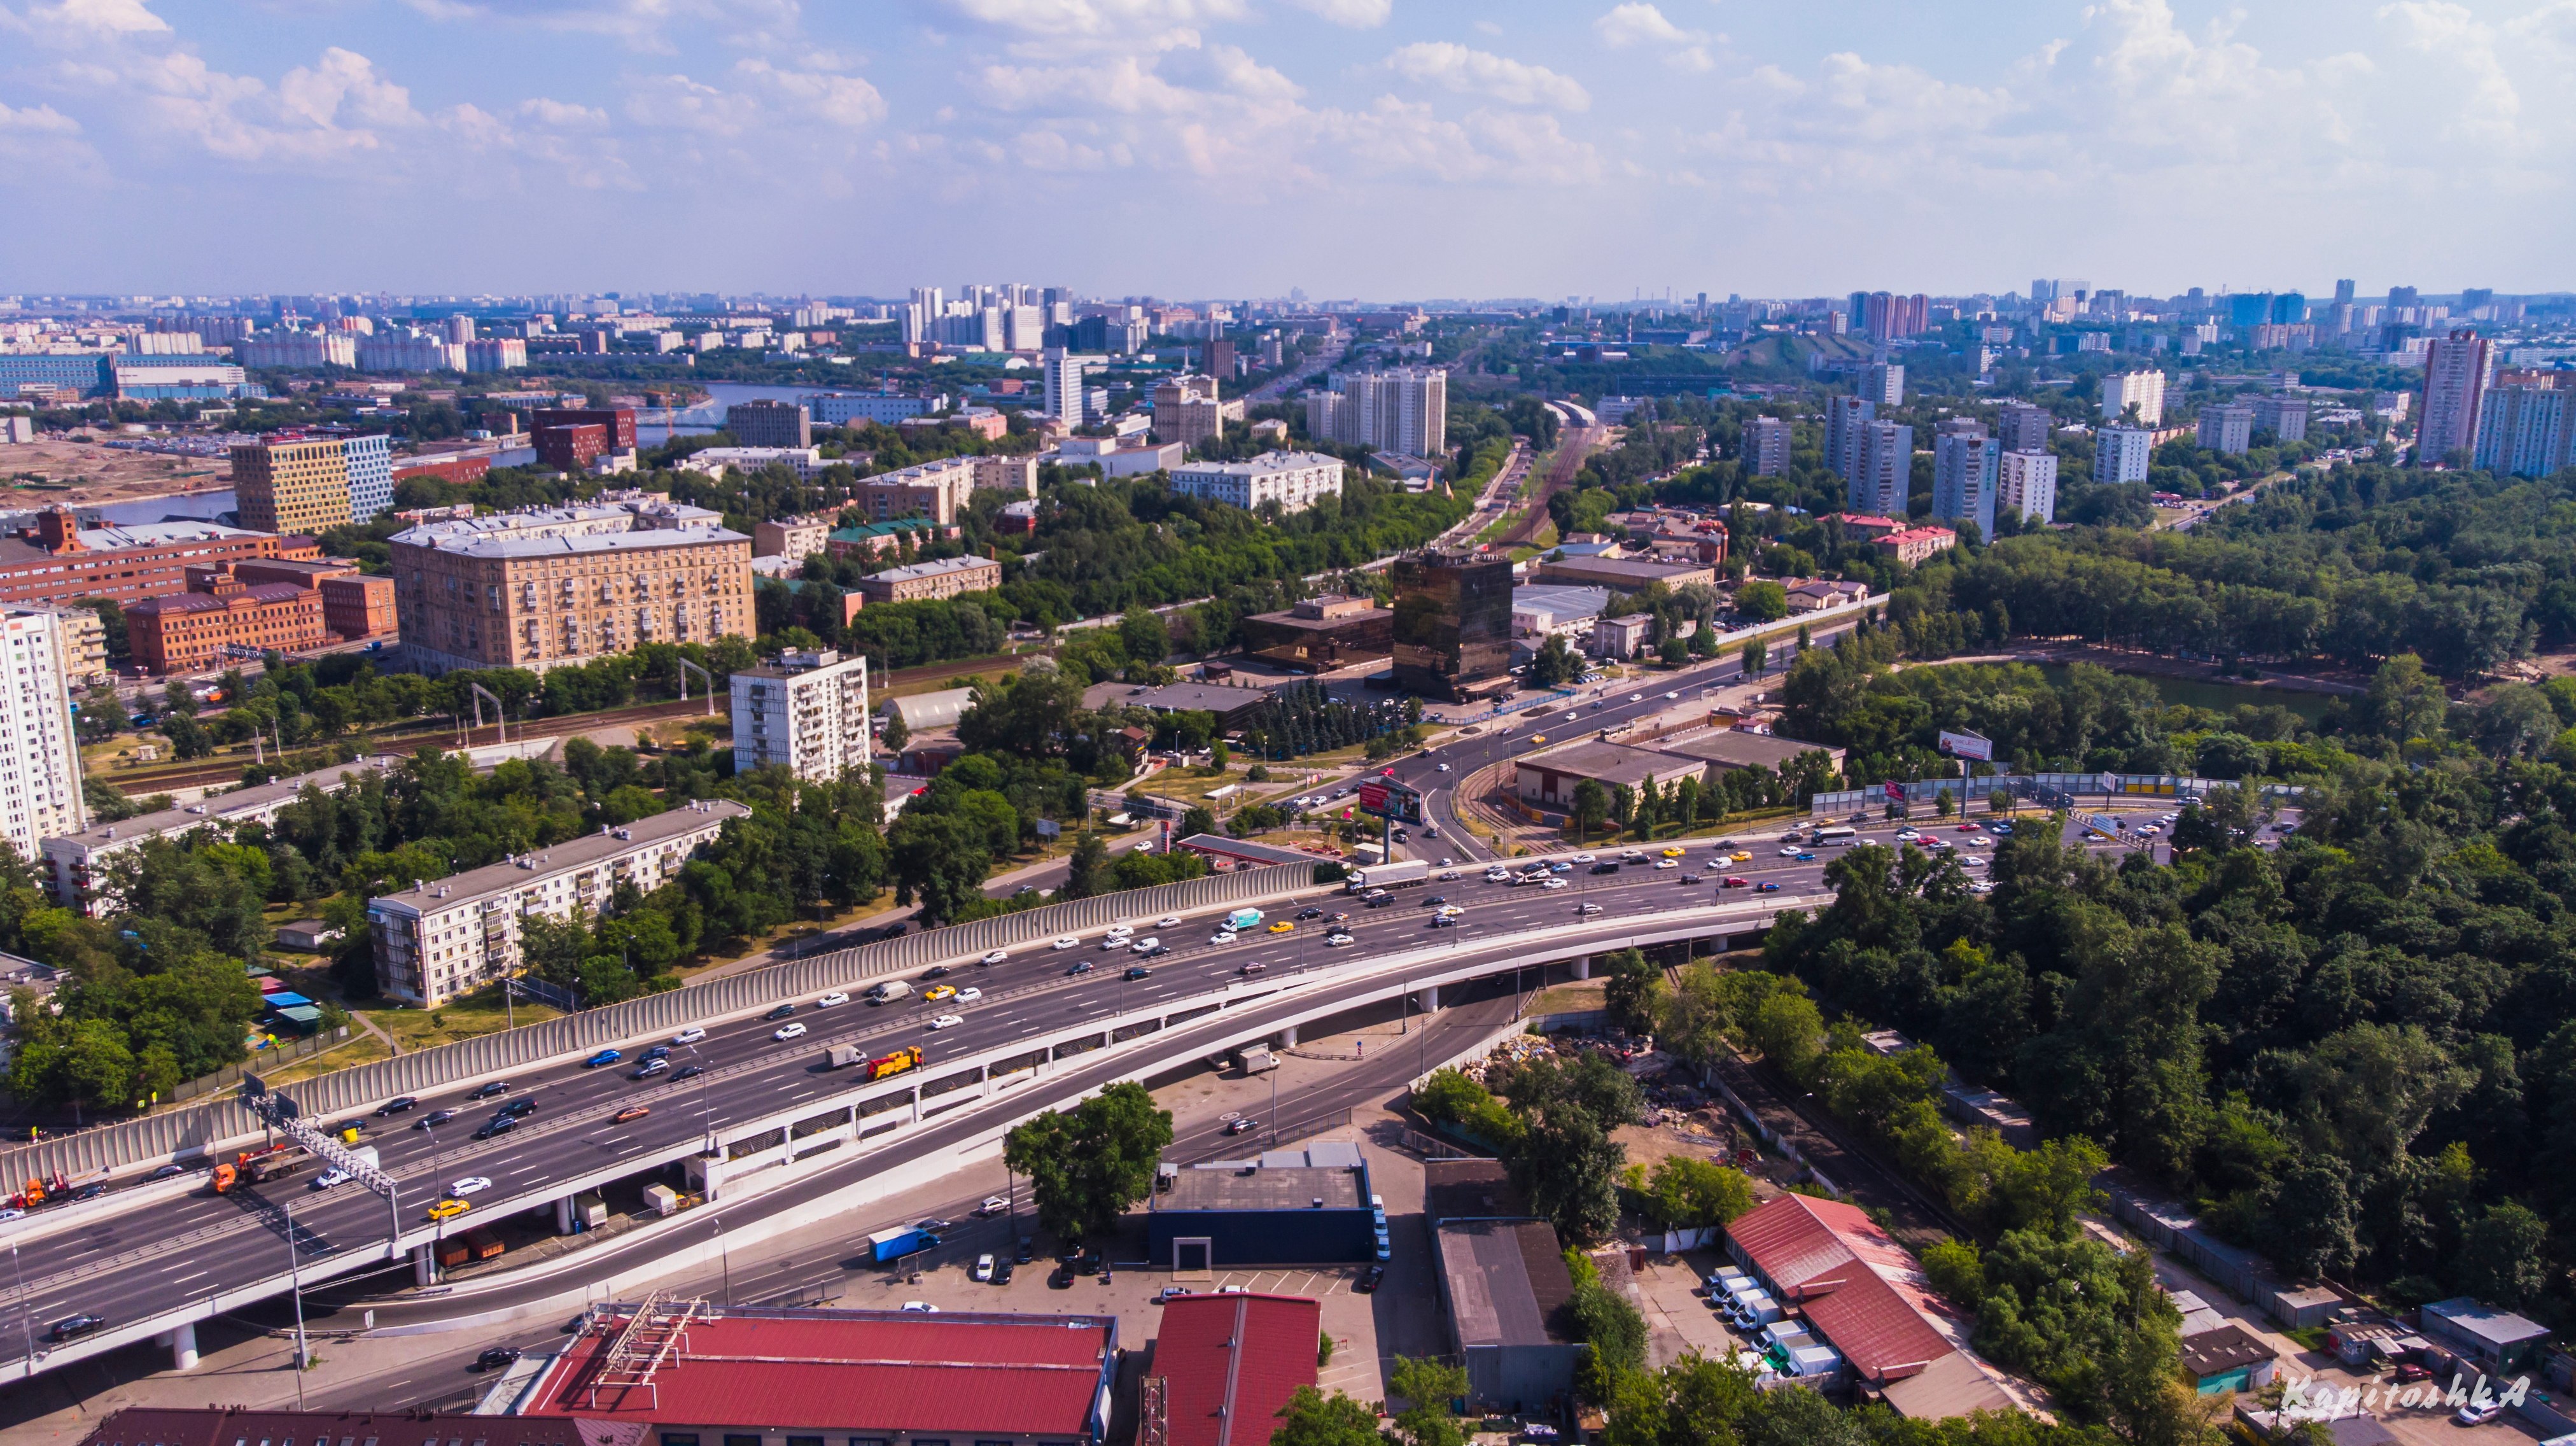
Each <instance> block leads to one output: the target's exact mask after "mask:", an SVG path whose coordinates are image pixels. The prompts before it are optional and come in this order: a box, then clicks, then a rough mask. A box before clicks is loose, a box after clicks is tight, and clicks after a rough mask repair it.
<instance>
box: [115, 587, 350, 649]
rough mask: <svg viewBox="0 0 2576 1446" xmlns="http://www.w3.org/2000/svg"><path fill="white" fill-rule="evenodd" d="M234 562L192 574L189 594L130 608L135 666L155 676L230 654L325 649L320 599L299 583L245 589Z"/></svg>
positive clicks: (129, 642)
mask: <svg viewBox="0 0 2576 1446" xmlns="http://www.w3.org/2000/svg"><path fill="white" fill-rule="evenodd" d="M233 567H234V564H231V563H221V562H219V563H215V564H212V565H210V566H206V567H191V568H189V569H188V590H187V591H186V592H183V593H173V594H170V595H168V596H165V597H156V598H146V599H145V600H143V601H142V602H139V603H136V604H135V605H134V606H132V607H130V608H127V609H126V610H125V639H126V647H127V649H128V650H129V651H130V652H131V653H132V654H133V655H134V661H135V662H136V663H137V664H140V665H141V666H142V667H143V668H144V669H145V670H146V671H148V672H152V673H174V672H185V671H188V670H190V669H194V668H203V667H209V666H212V665H213V664H215V663H218V662H221V661H223V660H224V659H225V658H227V657H228V656H238V655H237V654H229V653H227V651H226V650H227V649H231V648H247V649H253V650H257V651H262V652H265V651H267V650H269V649H272V648H273V649H276V650H277V651H279V652H291V651H294V650H296V649H299V648H310V647H316V646H319V645H320V644H321V643H322V642H324V641H325V640H326V639H327V638H328V637H329V634H328V633H327V632H325V631H324V629H323V625H322V594H321V593H320V592H318V591H316V590H314V589H313V588H311V587H307V586H304V585H303V584H301V583H293V582H263V583H246V582H243V581H242V580H241V578H240V577H239V576H238V575H236V574H235V573H234V571H233Z"/></svg>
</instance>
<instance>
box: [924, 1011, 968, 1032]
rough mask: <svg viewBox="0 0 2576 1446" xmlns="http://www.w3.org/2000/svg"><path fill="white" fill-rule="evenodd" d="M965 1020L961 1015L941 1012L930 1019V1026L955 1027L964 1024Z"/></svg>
mask: <svg viewBox="0 0 2576 1446" xmlns="http://www.w3.org/2000/svg"><path fill="white" fill-rule="evenodd" d="M965 1022H966V1020H965V1018H964V1017H963V1016H962V1015H955V1014H943V1015H941V1016H939V1017H938V1018H937V1019H934V1020H932V1021H930V1027H931V1028H933V1029H955V1028H956V1027H957V1026H959V1025H961V1024H964V1023H965Z"/></svg>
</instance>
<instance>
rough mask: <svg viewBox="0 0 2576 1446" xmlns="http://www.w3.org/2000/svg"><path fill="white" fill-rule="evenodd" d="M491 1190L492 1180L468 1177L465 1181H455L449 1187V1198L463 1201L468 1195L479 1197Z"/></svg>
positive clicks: (475, 1176) (474, 1176)
mask: <svg viewBox="0 0 2576 1446" xmlns="http://www.w3.org/2000/svg"><path fill="white" fill-rule="evenodd" d="M491 1188H492V1182H491V1181H490V1180H487V1179H485V1178H483V1177H482V1176H480V1175H468V1176H466V1177H465V1178H464V1179H462V1180H458V1181H455V1182H453V1183H451V1184H450V1185H449V1186H448V1187H447V1198H448V1199H450V1200H462V1199H464V1198H465V1197H466V1196H468V1195H479V1194H481V1193H483V1192H484V1191H486V1190H489V1189H491Z"/></svg>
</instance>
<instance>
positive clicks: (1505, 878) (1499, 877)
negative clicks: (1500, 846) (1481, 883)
mask: <svg viewBox="0 0 2576 1446" xmlns="http://www.w3.org/2000/svg"><path fill="white" fill-rule="evenodd" d="M1511 881H1512V875H1511V871H1510V870H1508V869H1487V870H1485V882H1486V883H1489V884H1508V883H1510V882H1511Z"/></svg>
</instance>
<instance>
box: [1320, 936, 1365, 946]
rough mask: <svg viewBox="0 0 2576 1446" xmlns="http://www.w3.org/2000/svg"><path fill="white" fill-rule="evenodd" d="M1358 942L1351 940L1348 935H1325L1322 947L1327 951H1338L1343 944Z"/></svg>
mask: <svg viewBox="0 0 2576 1446" xmlns="http://www.w3.org/2000/svg"><path fill="white" fill-rule="evenodd" d="M1358 942H1359V940H1357V939H1354V938H1352V937H1351V936H1350V935H1348V934H1326V935H1325V936H1324V947H1325V948H1327V949H1339V948H1341V947H1342V946H1343V945H1345V944H1356V943H1358Z"/></svg>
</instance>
